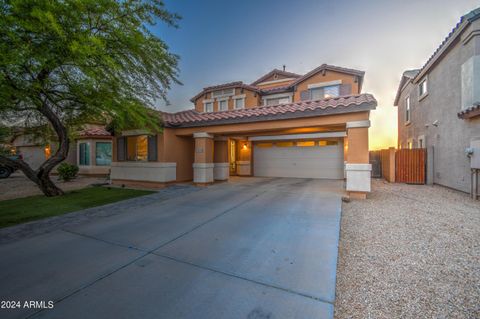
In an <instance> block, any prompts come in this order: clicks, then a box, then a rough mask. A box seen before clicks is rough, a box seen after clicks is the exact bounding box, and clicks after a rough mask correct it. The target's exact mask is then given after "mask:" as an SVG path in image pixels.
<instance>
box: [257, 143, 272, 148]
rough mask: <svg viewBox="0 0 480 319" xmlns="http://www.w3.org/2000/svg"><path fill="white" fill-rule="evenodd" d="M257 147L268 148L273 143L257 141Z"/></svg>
mask: <svg viewBox="0 0 480 319" xmlns="http://www.w3.org/2000/svg"><path fill="white" fill-rule="evenodd" d="M255 145H256V146H257V147H265V148H268V147H272V146H273V144H272V143H257V144H255Z"/></svg>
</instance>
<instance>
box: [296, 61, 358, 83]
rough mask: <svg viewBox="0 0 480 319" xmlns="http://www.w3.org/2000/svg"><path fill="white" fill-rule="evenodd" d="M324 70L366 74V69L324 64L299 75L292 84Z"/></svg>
mask: <svg viewBox="0 0 480 319" xmlns="http://www.w3.org/2000/svg"><path fill="white" fill-rule="evenodd" d="M323 70H331V71H336V72H340V73H347V74H353V75H357V76H359V77H360V78H363V76H364V75H365V72H364V71H359V70H355V69H348V68H342V67H339V66H335V65H330V64H322V65H320V66H319V67H317V68H315V69H313V70H312V71H310V72H308V73H306V74H305V75H303V76H301V77H299V78H298V79H296V80H295V81H294V82H293V83H291V84H290V85H292V86H294V85H297V84H298V83H300V82H303V81H305V80H306V79H308V78H309V77H311V76H313V75H315V74H317V73H319V72H321V71H323Z"/></svg>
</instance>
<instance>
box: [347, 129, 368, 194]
mask: <svg viewBox="0 0 480 319" xmlns="http://www.w3.org/2000/svg"><path fill="white" fill-rule="evenodd" d="M369 127H370V121H368V120H366V121H354V122H347V138H348V152H347V163H346V165H345V173H346V179H347V187H346V189H347V192H348V194H349V196H350V197H352V198H360V199H365V198H366V197H367V193H368V192H370V190H371V189H370V186H371V185H370V183H371V177H370V176H371V171H372V165H371V164H370V163H369V154H368V128H369Z"/></svg>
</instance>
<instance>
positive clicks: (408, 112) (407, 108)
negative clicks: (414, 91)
mask: <svg viewBox="0 0 480 319" xmlns="http://www.w3.org/2000/svg"><path fill="white" fill-rule="evenodd" d="M410 117H411V110H410V96H407V97H406V98H405V122H407V123H409V122H410Z"/></svg>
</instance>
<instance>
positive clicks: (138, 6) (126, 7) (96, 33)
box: [0, 0, 179, 129]
mask: <svg viewBox="0 0 480 319" xmlns="http://www.w3.org/2000/svg"><path fill="white" fill-rule="evenodd" d="M178 19H179V17H178V16H177V15H175V14H172V13H170V12H168V11H167V10H166V9H165V6H164V4H163V2H162V1H159V0H126V1H120V0H119V1H114V0H63V1H51V0H0V115H1V116H2V118H5V119H9V120H10V121H12V120H17V121H18V120H19V119H21V122H22V123H23V124H25V125H28V126H38V125H42V124H45V123H48V122H47V121H46V120H45V117H44V115H45V114H44V113H40V112H38V110H39V109H40V108H41V107H42V106H45V105H47V106H48V107H49V108H51V109H52V110H53V112H54V113H55V114H56V116H57V117H59V118H60V120H61V121H62V123H64V125H66V126H69V127H71V126H74V125H77V124H79V123H80V124H81V123H84V122H85V121H88V120H91V119H95V120H98V121H103V122H110V121H111V120H115V127H118V128H122V127H123V126H125V125H128V126H132V125H134V126H136V127H152V128H157V129H159V128H160V120H159V116H158V114H157V112H153V113H152V111H151V110H152V107H153V105H154V103H155V101H156V100H158V99H161V98H166V92H167V91H168V89H169V88H170V86H171V84H172V83H178V80H177V76H178V56H176V55H174V54H172V53H170V52H169V48H168V46H167V45H166V44H165V43H164V42H163V41H162V40H161V39H159V38H157V37H156V36H155V35H154V34H153V33H152V32H151V31H150V30H149V29H148V26H149V25H154V24H155V23H157V22H158V21H161V22H164V23H166V24H168V25H170V26H173V27H176V26H177V21H178ZM152 114H155V116H152ZM49 122H50V123H51V120H50V119H49ZM132 123H133V124H132Z"/></svg>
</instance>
